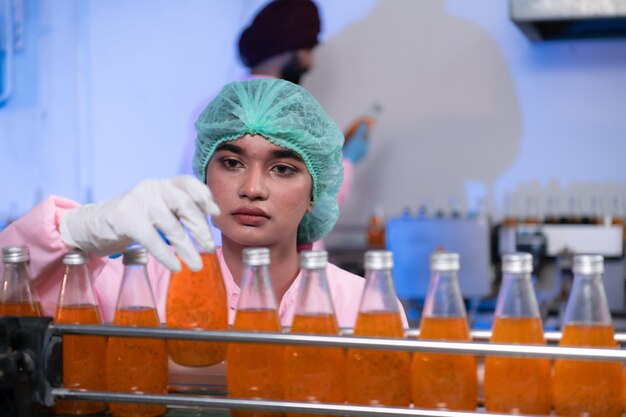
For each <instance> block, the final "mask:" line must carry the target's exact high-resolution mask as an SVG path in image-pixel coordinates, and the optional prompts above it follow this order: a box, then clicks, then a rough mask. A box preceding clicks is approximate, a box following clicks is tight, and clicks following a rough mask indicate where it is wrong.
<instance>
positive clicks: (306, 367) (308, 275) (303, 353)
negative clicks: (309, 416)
mask: <svg viewBox="0 0 626 417" xmlns="http://www.w3.org/2000/svg"><path fill="white" fill-rule="evenodd" d="M327 262H328V254H327V252H325V251H304V252H301V253H300V266H301V268H302V281H301V282H300V288H299V290H298V297H297V302H296V310H295V314H294V318H293V322H292V324H291V333H313V334H325V335H338V334H339V327H338V326H337V320H336V318H335V309H334V307H333V301H332V299H331V297H330V290H329V289H328V281H327V279H326V264H327ZM285 350H286V354H285V358H286V363H285V399H286V400H288V401H313V402H330V403H343V402H344V400H345V395H344V376H345V374H344V372H345V355H344V350H343V349H341V348H332V347H315V346H311V347H308V346H295V345H294V346H287V347H286V348H285ZM290 415H292V416H305V415H306V414H290Z"/></svg>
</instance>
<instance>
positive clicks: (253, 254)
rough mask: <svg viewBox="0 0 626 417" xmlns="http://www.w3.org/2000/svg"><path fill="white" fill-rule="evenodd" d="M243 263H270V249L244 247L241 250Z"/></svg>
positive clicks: (253, 264) (251, 264) (265, 264)
mask: <svg viewBox="0 0 626 417" xmlns="http://www.w3.org/2000/svg"><path fill="white" fill-rule="evenodd" d="M243 264H244V265H245V266H268V265H269V264H270V250H269V249H268V248H245V249H244V250H243Z"/></svg>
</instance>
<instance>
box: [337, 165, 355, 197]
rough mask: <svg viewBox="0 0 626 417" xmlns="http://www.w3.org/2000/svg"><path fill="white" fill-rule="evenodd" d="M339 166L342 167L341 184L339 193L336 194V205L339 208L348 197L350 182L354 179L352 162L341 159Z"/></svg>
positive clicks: (350, 187)
mask: <svg viewBox="0 0 626 417" xmlns="http://www.w3.org/2000/svg"><path fill="white" fill-rule="evenodd" d="M341 164H342V165H343V182H342V183H341V187H339V193H338V194H337V204H339V208H341V207H342V206H343V204H344V201H345V200H346V199H347V198H348V196H349V195H350V191H351V189H352V180H353V178H354V164H353V163H352V161H350V160H349V159H347V158H343V160H342V161H341Z"/></svg>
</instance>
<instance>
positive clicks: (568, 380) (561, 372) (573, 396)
mask: <svg viewBox="0 0 626 417" xmlns="http://www.w3.org/2000/svg"><path fill="white" fill-rule="evenodd" d="M560 345H561V346H586V347H603V348H616V347H617V344H616V343H615V339H614V335H613V328H612V327H611V326H609V325H584V324H567V325H566V326H565V327H564V329H563V337H562V339H561V342H560ZM621 394H622V378H621V364H620V363H619V362H596V361H569V360H561V359H559V360H556V361H555V362H554V409H555V411H556V414H557V415H560V416H579V415H586V416H589V417H600V416H621V415H622V397H621Z"/></svg>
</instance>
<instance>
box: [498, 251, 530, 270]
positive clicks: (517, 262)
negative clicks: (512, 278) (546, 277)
mask: <svg viewBox="0 0 626 417" xmlns="http://www.w3.org/2000/svg"><path fill="white" fill-rule="evenodd" d="M502 272H505V273H509V274H530V273H531V272H533V256H532V255H531V254H530V253H523V252H518V253H508V254H506V255H503V256H502Z"/></svg>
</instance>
